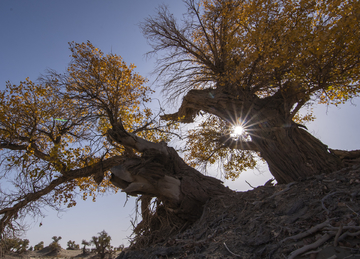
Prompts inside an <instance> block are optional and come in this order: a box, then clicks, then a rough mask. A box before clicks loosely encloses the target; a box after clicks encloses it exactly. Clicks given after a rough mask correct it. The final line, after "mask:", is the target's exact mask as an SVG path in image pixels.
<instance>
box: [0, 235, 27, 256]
mask: <svg viewBox="0 0 360 259" xmlns="http://www.w3.org/2000/svg"><path fill="white" fill-rule="evenodd" d="M1 244H2V249H3V252H4V253H7V252H15V253H19V254H21V253H24V252H26V250H27V248H28V246H29V240H28V239H20V238H16V237H15V238H5V239H2V240H1Z"/></svg>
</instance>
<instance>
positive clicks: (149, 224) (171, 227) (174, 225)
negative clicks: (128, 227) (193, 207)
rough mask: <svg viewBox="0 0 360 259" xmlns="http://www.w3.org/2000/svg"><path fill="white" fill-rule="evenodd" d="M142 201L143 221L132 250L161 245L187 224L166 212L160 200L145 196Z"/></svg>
mask: <svg viewBox="0 0 360 259" xmlns="http://www.w3.org/2000/svg"><path fill="white" fill-rule="evenodd" d="M140 201H141V217H142V221H141V222H140V223H139V224H138V225H137V226H136V227H135V226H134V231H133V235H134V238H132V240H131V241H130V248H131V249H138V248H143V247H148V246H151V245H152V244H156V243H160V242H162V241H164V240H165V239H166V238H168V237H169V236H170V235H172V234H174V233H176V232H178V231H179V230H181V228H182V227H183V226H184V224H186V222H185V221H184V220H182V219H180V218H179V217H177V216H176V215H175V214H174V213H173V212H170V211H168V210H166V208H165V206H164V204H162V202H160V201H159V200H158V199H156V198H154V199H152V197H149V196H146V195H143V196H141V198H140V199H139V200H138V202H140Z"/></svg>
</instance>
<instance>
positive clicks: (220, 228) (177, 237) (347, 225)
mask: <svg viewBox="0 0 360 259" xmlns="http://www.w3.org/2000/svg"><path fill="white" fill-rule="evenodd" d="M359 223H360V164H358V163H357V164H355V165H353V166H351V167H348V168H345V169H342V170H340V171H337V172H334V173H332V174H326V175H317V176H314V177H312V178H308V179H304V180H302V181H298V182H293V183H290V184H287V185H272V183H271V182H268V183H266V184H265V185H264V186H260V187H257V188H255V189H253V190H250V191H247V192H233V193H232V194H230V195H227V196H222V197H217V198H216V199H213V200H211V201H209V202H208V203H207V204H206V205H205V208H204V212H203V215H202V217H201V218H200V219H199V220H198V221H197V222H195V223H194V224H193V225H192V226H190V227H188V228H186V230H183V231H179V232H178V233H175V234H174V235H172V236H170V237H166V238H164V239H163V240H162V241H161V242H157V243H156V244H149V245H147V246H145V247H140V248H139V247H137V248H136V249H135V250H132V249H131V248H127V249H125V251H124V252H122V253H121V254H120V255H119V257H118V259H128V258H139V259H140V258H146V259H152V258H154V259H155V258H159V259H160V258H161V259H164V258H199V259H201V258H203V259H206V258H242V259H250V258H251V259H257V258H274V259H280V258H281V259H284V258H299V259H300V258H301V259H303V258H311V259H335V258H342V259H345V258H358V259H360V224H359ZM324 240H326V241H324ZM323 241H324V242H323ZM299 249H302V250H303V251H304V252H303V253H300V251H301V250H299ZM296 254H298V255H296ZM304 254H306V255H304Z"/></svg>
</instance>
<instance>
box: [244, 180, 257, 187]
mask: <svg viewBox="0 0 360 259" xmlns="http://www.w3.org/2000/svg"><path fill="white" fill-rule="evenodd" d="M245 183H247V184H248V185H249V186H250V187H251V188H253V189H255V187H254V186H252V185H251V184H250V183H249V182H248V181H246V180H245Z"/></svg>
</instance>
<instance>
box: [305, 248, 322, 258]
mask: <svg viewBox="0 0 360 259" xmlns="http://www.w3.org/2000/svg"><path fill="white" fill-rule="evenodd" d="M321 250H322V248H320V249H318V250H313V251H309V252H307V253H305V254H303V255H302V256H305V255H311V254H317V253H319V252H321Z"/></svg>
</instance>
